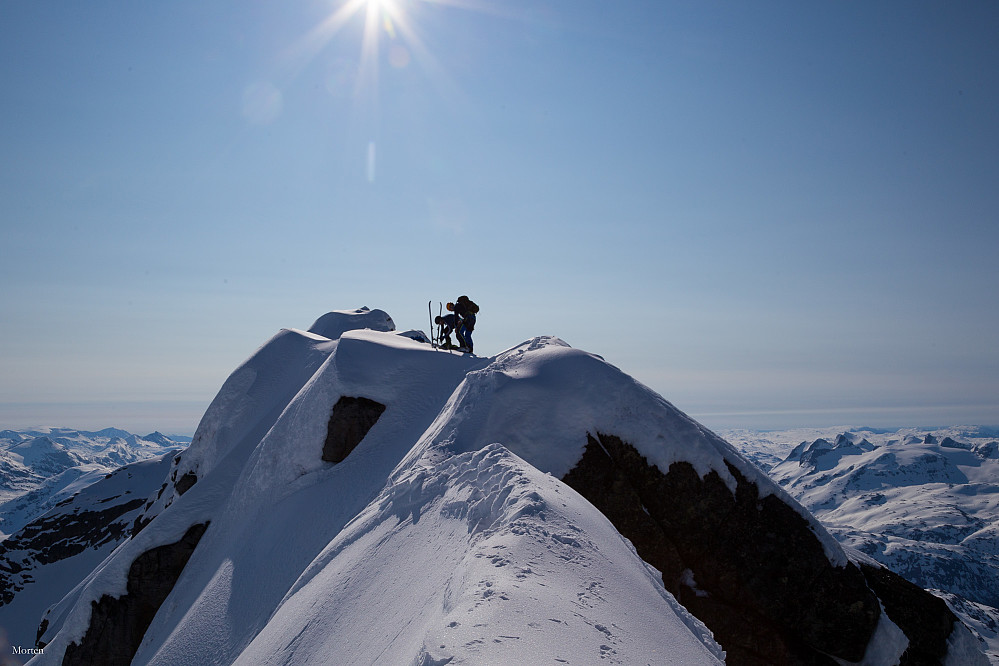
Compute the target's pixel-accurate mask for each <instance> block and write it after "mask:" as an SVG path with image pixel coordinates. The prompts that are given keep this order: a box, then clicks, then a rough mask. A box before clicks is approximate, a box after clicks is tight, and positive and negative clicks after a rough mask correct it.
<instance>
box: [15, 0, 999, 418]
mask: <svg viewBox="0 0 999 666" xmlns="http://www.w3.org/2000/svg"><path fill="white" fill-rule="evenodd" d="M996 34H999V5H996V3H994V2H985V1H973V2H967V3H960V4H940V3H930V2H915V3H900V2H874V3H832V2H829V3H811V4H808V5H804V6H803V5H801V4H800V3H794V2H789V1H788V2H784V1H768V2H763V3H753V4H752V5H743V4H738V3H725V2H712V1H708V2H703V1H698V2H693V1H690V2H670V1H664V2H651V1H639V0H626V1H625V2H619V3H614V4H612V5H609V4H608V3H601V2H595V1H593V0H581V1H574V2H569V1H568V0H536V1H530V2H528V1H527V0H511V1H509V2H502V3H501V2H498V0H475V1H474V2H473V1H472V0H451V1H449V2H442V1H429V0H392V1H390V0H382V1H381V2H379V3H363V2H358V1H357V0H348V1H347V2H338V1H336V0H308V1H306V2H302V3H293V4H287V3H285V4H275V3H267V2H262V1H260V0H249V1H246V2H236V1H235V0H222V1H220V2H215V3H210V4H207V5H206V4H205V3H199V2H194V1H193V0H180V1H178V2H175V3H170V4H168V5H166V4H152V5H149V4H137V5H124V6H123V5H121V4H120V3H111V2H108V1H107V0H95V1H94V2H89V3H6V4H4V5H3V7H2V8H0V89H2V90H3V99H4V103H3V104H2V105H0V145H2V146H3V157H2V159H0V311H2V313H3V314H2V316H0V427H27V426H30V425H39V424H45V425H65V426H70V427H81V428H83V427H106V426H119V427H123V428H126V429H129V430H133V431H135V432H140V433H144V432H147V431H151V430H161V431H163V432H174V433H179V434H191V433H192V432H193V430H194V428H195V427H196V425H197V421H198V419H199V418H200V416H201V414H202V413H203V412H204V410H205V408H206V407H207V405H208V403H209V402H210V401H211V399H212V397H213V396H214V395H215V393H216V392H217V390H218V389H219V387H220V386H221V384H222V382H223V381H224V380H225V378H226V376H228V374H229V373H230V372H232V370H233V369H235V368H236V366H237V365H238V364H239V363H241V362H242V361H243V360H244V359H245V358H247V357H248V356H249V355H250V354H251V353H253V351H254V350H255V349H256V348H258V347H259V346H260V345H261V344H263V343H264V342H265V341H266V340H267V339H268V338H269V337H270V336H271V335H273V334H274V333H276V332H277V331H278V330H279V329H280V328H283V327H295V328H302V329H304V328H307V327H308V326H309V325H310V324H311V323H312V322H313V321H314V320H315V319H316V318H318V317H319V316H320V315H322V314H323V313H325V312H327V311H329V310H333V309H348V308H356V307H360V306H362V305H366V306H369V307H372V308H381V309H384V310H386V311H387V312H388V313H389V314H390V315H392V317H393V318H394V320H395V322H396V325H397V326H398V327H399V328H400V329H403V330H405V329H410V328H414V329H423V330H426V329H427V328H428V325H429V324H428V321H427V319H428V315H427V311H426V308H427V306H426V304H427V301H429V300H432V301H433V302H434V304H435V307H436V304H437V303H438V302H440V301H447V300H454V299H455V298H456V297H457V296H458V295H460V294H462V293H465V294H468V295H470V296H471V297H472V298H473V299H474V300H475V301H476V302H477V303H479V305H480V306H481V307H482V312H481V314H480V317H479V326H478V329H477V331H476V338H475V339H476V351H477V352H478V353H479V354H480V355H492V354H495V353H498V352H500V351H501V350H503V349H506V348H509V347H511V346H514V345H516V344H518V343H519V342H521V341H523V340H525V339H529V338H531V337H533V336H536V335H556V336H558V337H561V338H562V339H564V340H565V341H566V342H568V343H569V344H571V345H573V346H574V347H578V348H581V349H585V350H587V351H590V352H593V353H596V354H600V355H601V356H603V357H604V358H606V359H607V360H608V361H610V362H611V363H614V364H615V365H617V366H619V367H620V368H621V369H623V370H624V371H626V372H628V373H629V374H632V375H633V376H635V377H636V378H637V379H639V380H640V381H642V382H644V383H645V384H647V385H649V386H650V387H652V388H653V389H655V390H656V391H658V392H659V393H661V394H662V395H663V396H664V397H665V398H666V399H668V400H670V401H671V402H673V403H674V404H675V405H676V406H677V407H679V408H680V409H682V410H684V411H685V412H687V413H689V414H690V415H692V416H694V417H695V418H697V419H698V420H700V421H702V422H703V423H705V424H706V425H708V426H709V427H713V428H728V427H752V428H773V429H779V428H787V427H794V426H799V425H837V424H844V423H850V424H854V425H870V426H883V427H897V426H919V425H954V424H971V423H977V424H999V345H996V344H995V343H996V339H997V331H999V308H997V307H996V294H997V293H999V263H997V262H996V257H995V252H996V248H997V247H999V215H997V211H999V187H996V184H997V183H999V160H997V159H996V155H999V70H997V68H996V67H995V63H997V62H999V43H997V41H996V40H995V35H996Z"/></svg>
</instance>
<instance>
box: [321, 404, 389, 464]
mask: <svg viewBox="0 0 999 666" xmlns="http://www.w3.org/2000/svg"><path fill="white" fill-rule="evenodd" d="M384 411H385V405H383V404H381V403H380V402H375V401H374V400H371V399H369V398H348V397H347V396H343V397H341V398H340V399H339V400H337V402H336V404H335V405H333V412H332V413H331V414H330V421H329V425H328V426H327V428H326V442H325V443H324V444H323V460H325V461H326V462H333V463H338V462H341V461H342V460H343V459H344V458H346V457H347V456H348V455H350V452H351V451H353V450H354V447H356V446H357V445H358V444H360V443H361V440H362V439H364V436H365V435H367V434H368V431H369V430H371V427H372V426H373V425H375V423H376V422H377V421H378V419H379V417H381V415H382V412H384Z"/></svg>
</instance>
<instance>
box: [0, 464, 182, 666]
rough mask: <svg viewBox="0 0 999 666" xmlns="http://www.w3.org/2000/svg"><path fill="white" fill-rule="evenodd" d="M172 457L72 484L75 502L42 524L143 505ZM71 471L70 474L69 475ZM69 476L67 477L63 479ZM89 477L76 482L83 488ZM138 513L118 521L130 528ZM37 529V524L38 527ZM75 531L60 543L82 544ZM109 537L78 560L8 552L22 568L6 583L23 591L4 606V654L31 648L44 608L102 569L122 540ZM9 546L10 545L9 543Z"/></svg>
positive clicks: (0, 624) (0, 619)
mask: <svg viewBox="0 0 999 666" xmlns="http://www.w3.org/2000/svg"><path fill="white" fill-rule="evenodd" d="M172 455H173V454H172V453H167V454H164V455H162V456H160V457H159V458H152V459H147V460H141V461H139V462H135V463H132V464H130V465H127V466H125V467H122V468H120V469H119V470H116V471H115V472H112V473H110V474H109V473H107V472H105V471H101V473H100V478H99V480H96V481H95V480H93V479H89V480H90V483H89V484H86V485H83V486H82V487H77V486H76V485H75V483H74V484H70V485H68V486H66V487H65V490H66V491H72V493H71V497H68V498H67V499H66V500H65V501H63V502H61V503H60V504H59V505H58V506H57V507H55V508H52V509H50V510H49V511H47V512H45V513H44V514H43V515H41V516H38V519H39V520H43V521H46V522H47V523H48V524H53V525H56V526H57V527H56V528H55V529H58V526H59V525H60V524H61V525H71V523H70V521H72V519H73V517H74V516H75V515H79V514H80V513H84V512H87V511H102V510H104V509H106V508H108V507H113V506H114V505H115V504H122V503H125V502H127V501H129V500H136V499H138V500H143V499H145V497H146V495H147V494H148V493H149V492H151V491H152V490H154V489H155V488H157V487H158V486H159V485H160V483H162V481H163V478H164V477H165V475H166V474H167V472H168V471H169V470H170V466H171V458H172ZM68 471H71V470H67V472H68ZM67 472H63V474H62V475H60V476H63V475H65V474H66V473H67ZM89 476H90V475H84V476H82V477H78V478H76V479H75V482H79V483H84V482H85V481H86V480H88V478H89ZM137 514H138V510H133V511H130V512H127V513H124V514H122V515H120V516H119V517H118V518H117V519H116V522H120V523H122V524H123V525H129V526H130V525H131V522H132V521H133V520H134V519H135V516H136V515H137ZM35 525H36V526H37V525H38V523H35ZM88 536H90V535H80V534H78V533H77V531H76V530H73V529H71V528H70V529H68V530H67V533H66V534H65V535H63V536H61V538H60V539H58V541H59V542H61V543H62V544H72V543H74V542H78V540H79V539H80V538H81V537H83V538H85V537H88ZM123 539H124V536H122V537H121V538H118V539H115V538H113V537H110V536H109V537H106V539H105V540H103V541H102V542H99V543H97V544H90V543H89V542H88V543H87V544H86V545H87V547H86V548H84V549H83V550H82V551H81V552H79V553H76V554H75V555H72V556H69V557H65V558H63V559H60V560H57V561H54V562H51V561H48V560H47V558H43V559H44V561H39V559H38V558H37V555H38V553H36V552H26V551H9V552H7V553H5V560H6V561H9V562H13V563H16V564H17V565H18V566H19V567H21V570H20V571H17V572H16V573H9V574H7V576H6V579H7V580H8V581H11V582H16V583H17V585H18V586H19V587H23V589H21V590H20V591H19V592H17V594H16V595H15V596H14V599H13V601H11V602H10V603H8V604H4V605H2V606H0V634H2V635H0V649H2V650H4V653H5V654H11V652H10V651H11V650H12V647H13V646H20V647H23V648H28V647H32V646H33V645H34V642H35V636H36V634H37V631H38V623H39V621H40V619H41V618H42V615H43V613H44V612H45V610H46V608H48V607H49V606H50V605H52V604H54V603H56V602H58V601H59V600H60V599H62V598H63V597H64V596H65V595H66V594H67V593H68V592H70V590H72V589H73V588H74V586H76V585H77V584H78V583H79V582H80V581H81V580H83V579H84V578H85V577H86V576H87V574H89V573H90V571H92V570H93V569H94V567H95V566H97V565H99V564H100V563H101V561H103V560H104V559H105V558H106V557H107V556H108V555H110V554H111V552H112V551H113V550H114V549H115V547H116V546H117V545H118V543H119V542H120V541H122V540H123ZM8 543H9V542H8ZM4 663H6V662H4Z"/></svg>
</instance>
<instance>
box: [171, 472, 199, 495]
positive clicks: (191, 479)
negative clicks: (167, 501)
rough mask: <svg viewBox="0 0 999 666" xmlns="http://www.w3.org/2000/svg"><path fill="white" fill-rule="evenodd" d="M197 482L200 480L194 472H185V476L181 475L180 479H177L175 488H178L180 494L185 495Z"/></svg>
mask: <svg viewBox="0 0 999 666" xmlns="http://www.w3.org/2000/svg"><path fill="white" fill-rule="evenodd" d="M197 482H198V476H197V475H196V474H195V473H194V472H188V473H187V474H185V475H184V476H182V477H180V479H178V480H177V482H176V483H175V484H174V488H176V489H177V494H178V495H183V494H184V493H186V492H187V491H188V490H190V489H191V487H192V486H193V485H194V484H195V483H197Z"/></svg>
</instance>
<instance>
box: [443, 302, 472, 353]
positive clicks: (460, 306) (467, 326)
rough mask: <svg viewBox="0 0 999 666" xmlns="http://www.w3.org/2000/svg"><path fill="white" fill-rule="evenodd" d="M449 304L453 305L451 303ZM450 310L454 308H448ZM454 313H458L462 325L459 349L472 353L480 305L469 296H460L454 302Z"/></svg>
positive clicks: (458, 330) (459, 333)
mask: <svg viewBox="0 0 999 666" xmlns="http://www.w3.org/2000/svg"><path fill="white" fill-rule="evenodd" d="M449 305H451V304H450V303H449ZM448 309H449V310H450V309H452V308H448ZM453 309H454V314H455V315H457V317H458V321H460V322H461V326H460V327H458V329H457V331H456V334H457V335H458V345H459V347H458V349H459V350H460V351H464V352H468V353H469V354H471V353H472V331H474V330H475V315H476V314H478V312H479V306H478V305H476V304H475V303H474V302H473V301H471V300H469V298H468V296H459V297H458V300H457V301H456V302H455V303H454V308H453Z"/></svg>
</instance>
